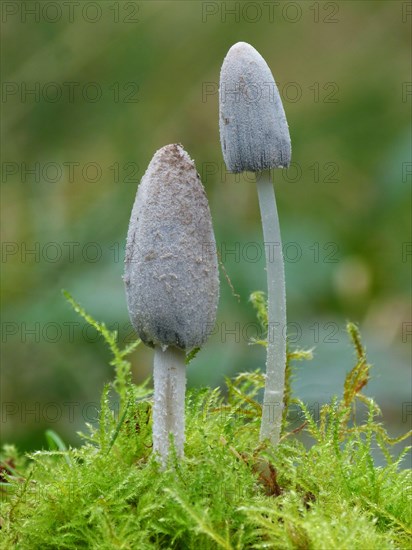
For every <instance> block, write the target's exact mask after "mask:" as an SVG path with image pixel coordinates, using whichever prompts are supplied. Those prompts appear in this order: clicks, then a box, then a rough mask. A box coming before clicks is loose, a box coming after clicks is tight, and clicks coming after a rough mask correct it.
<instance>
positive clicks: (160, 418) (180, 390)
mask: <svg viewBox="0 0 412 550" xmlns="http://www.w3.org/2000/svg"><path fill="white" fill-rule="evenodd" d="M185 357H186V355H185V352H184V351H183V350H180V349H177V348H174V347H171V346H169V347H167V348H166V349H164V350H163V349H162V348H161V347H160V346H156V347H155V353H154V369H153V378H154V403H153V451H154V452H158V453H159V455H160V460H161V463H162V465H163V467H165V466H166V463H167V458H168V455H169V445H170V436H169V434H172V435H173V443H174V447H175V450H176V454H177V455H178V456H183V445H184V439H185V389H186V363H185Z"/></svg>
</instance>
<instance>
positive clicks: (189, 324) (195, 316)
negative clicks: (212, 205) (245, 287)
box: [124, 144, 219, 350]
mask: <svg viewBox="0 0 412 550" xmlns="http://www.w3.org/2000/svg"><path fill="white" fill-rule="evenodd" d="M124 282H125V286H126V298H127V305H128V310H129V315H130V319H131V321H132V324H133V326H134V328H135V329H136V331H137V333H138V335H139V337H140V338H141V339H142V341H143V342H145V343H146V344H148V345H150V346H155V345H160V346H162V347H163V348H165V347H167V346H174V347H177V348H180V349H184V350H190V349H192V348H194V347H199V346H201V345H202V344H203V343H204V342H205V341H206V339H207V337H208V335H209V334H210V332H211V331H212V329H213V326H214V323H215V320H216V309H217V302H218V297H219V278H218V266H217V256H216V244H215V238H214V234H213V228H212V220H211V216H210V211H209V205H208V201H207V198H206V195H205V191H204V188H203V185H202V183H201V181H200V178H199V176H198V174H197V171H196V168H195V164H194V162H193V160H191V158H190V157H189V155H188V154H187V153H186V151H185V150H184V149H183V148H182V147H181V146H180V145H179V144H173V145H166V146H165V147H163V148H162V149H159V151H157V152H156V153H155V155H154V156H153V158H152V160H151V162H150V164H149V167H148V169H147V171H146V173H145V175H144V176H143V178H142V181H141V183H140V185H139V188H138V191H137V195H136V200H135V203H134V206H133V211H132V215H131V219H130V224H129V231H128V236H127V244H126V258H125V275H124Z"/></svg>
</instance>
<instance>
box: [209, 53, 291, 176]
mask: <svg viewBox="0 0 412 550" xmlns="http://www.w3.org/2000/svg"><path fill="white" fill-rule="evenodd" d="M219 100H220V101H219V102H220V113H219V115H220V116H219V128H220V141H221V145H222V151H223V157H224V160H225V163H226V166H227V169H228V170H229V171H231V172H235V173H237V172H243V171H245V170H247V171H251V172H260V171H262V170H266V169H269V168H284V167H287V166H289V164H290V158H291V143H290V135H289V128H288V123H287V121H286V116H285V111H284V109H283V105H282V100H281V99H280V95H279V91H278V89H277V86H276V84H275V80H274V78H273V75H272V73H271V71H270V69H269V67H268V65H267V63H266V61H265V60H264V59H263V57H262V56H261V55H260V54H259V52H257V51H256V50H255V48H253V47H252V46H251V45H250V44H247V43H246V42H238V43H237V44H235V45H234V46H232V47H231V48H230V50H229V51H228V53H227V55H226V57H225V59H224V61H223V65H222V69H221V72H220V90H219Z"/></svg>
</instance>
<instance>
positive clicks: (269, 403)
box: [219, 42, 291, 445]
mask: <svg viewBox="0 0 412 550" xmlns="http://www.w3.org/2000/svg"><path fill="white" fill-rule="evenodd" d="M219 99H220V108H219V127H220V140H221V145H222V152H223V157H224V160H225V163H226V166H227V168H228V170H229V171H231V172H242V171H245V170H247V171H251V172H255V173H256V183H257V190H258V197H259V207H260V212H261V217H262V226H263V235H264V240H265V244H266V246H265V253H266V270H267V285H268V335H267V359H266V380H265V392H264V397H263V407H262V424H261V430H260V438H261V440H265V439H269V440H270V441H271V442H272V443H273V444H274V445H276V444H277V442H278V441H279V437H280V430H281V422H282V410H283V392H284V384H285V366H286V340H285V336H284V330H285V328H286V293H285V273H284V261H283V254H282V242H281V236H280V227H279V218H278V214H277V207H276V199H275V193H274V189H273V185H272V181H271V178H270V172H269V170H270V169H271V168H284V167H287V166H289V164H290V158H291V143H290V136H289V128H288V124H287V121H286V116H285V112H284V110H283V106H282V101H281V99H280V96H279V92H278V89H277V87H276V84H275V80H274V78H273V76H272V73H271V72H270V69H269V67H268V65H267V63H266V61H265V60H264V59H263V57H262V56H261V55H260V54H259V53H258V52H257V51H256V50H255V49H254V48H253V47H252V46H250V44H246V43H245V42H238V43H237V44H235V45H234V46H232V47H231V48H230V50H229V51H228V53H227V55H226V57H225V59H224V61H223V65H222V70H221V73H220V93H219Z"/></svg>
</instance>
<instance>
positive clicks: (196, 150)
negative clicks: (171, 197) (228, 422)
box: [1, 0, 412, 449]
mask: <svg viewBox="0 0 412 550" xmlns="http://www.w3.org/2000/svg"><path fill="white" fill-rule="evenodd" d="M1 7H2V60H1V61H2V69H1V76H2V81H3V85H2V104H1V108H2V143H3V150H2V182H1V183H2V222H1V227H2V242H3V244H2V264H1V268H2V375H1V382H2V383H1V400H2V418H1V431H2V440H3V441H4V442H6V441H7V442H9V443H15V444H16V445H17V446H18V447H19V448H20V449H35V448H39V447H42V446H44V445H45V444H46V442H45V439H44V431H45V430H46V429H48V428H51V429H54V430H55V431H57V432H58V433H59V434H60V435H61V436H62V438H63V439H64V440H65V441H66V442H67V443H70V444H77V443H78V442H79V439H78V436H77V435H76V431H77V430H81V429H83V427H84V422H85V421H89V422H93V420H94V419H95V417H96V408H97V406H98V405H97V403H98V400H99V396H100V394H101V390H102V387H103V385H104V383H105V382H107V381H109V380H111V379H112V378H113V370H112V367H110V365H109V360H110V355H109V352H108V350H107V348H106V346H105V344H104V343H103V342H102V340H101V339H100V338H98V337H97V336H96V333H95V332H94V331H93V330H91V329H87V327H86V326H85V324H84V322H83V321H82V320H81V319H80V318H79V317H78V316H77V315H76V314H75V313H74V312H73V311H72V310H71V308H70V307H69V305H68V304H67V303H66V301H65V300H64V298H63V296H62V294H61V289H62V288H65V289H67V290H68V291H69V292H70V293H71V294H72V295H73V296H74V298H75V299H76V300H77V301H79V302H80V303H81V304H82V305H83V306H84V307H85V309H86V310H87V311H88V312H89V313H91V314H92V315H93V316H94V317H95V318H96V319H98V320H100V321H104V322H105V323H106V324H107V325H108V326H109V327H112V328H118V329H119V334H120V340H121V341H122V343H124V342H126V341H131V340H132V339H133V338H134V337H135V336H134V334H133V332H132V330H131V327H130V323H129V320H128V315H127V310H126V302H125V295H124V289H123V282H122V279H121V276H122V272H123V257H124V244H125V236H126V232H127V226H128V221H129V216H130V211H131V207H132V203H133V200H134V196H135V192H136V187H137V184H138V182H139V181H140V178H141V177H142V175H143V173H144V171H145V169H146V167H147V165H148V163H149V161H150V159H151V157H152V155H153V153H154V152H155V151H156V150H157V149H158V148H160V147H161V146H163V145H165V144H167V143H173V142H181V143H182V144H183V145H184V147H185V148H186V149H187V151H188V152H189V153H190V155H191V156H192V158H194V159H195V161H196V164H197V168H198V171H199V173H200V175H201V178H202V180H203V183H204V185H205V188H206V192H207V195H208V198H209V201H210V208H211V212H212V216H213V221H214V226H215V233H216V239H217V243H218V248H219V251H220V254H221V258H222V264H223V267H224V270H225V271H226V274H227V276H228V277H229V278H230V280H231V283H232V285H233V289H234V291H232V290H231V288H230V286H229V284H228V283H227V281H226V277H225V275H224V273H223V272H221V300H220V307H219V316H218V324H217V329H216V333H215V334H214V335H213V336H212V337H211V339H210V341H209V342H208V344H207V345H206V346H205V347H204V349H203V350H202V351H201V352H200V353H199V355H198V356H197V357H196V359H195V360H194V361H193V362H192V364H191V365H190V367H189V368H188V378H189V386H200V385H206V384H208V385H213V386H215V385H222V384H224V377H225V376H227V375H234V374H235V373H237V372H239V371H242V370H253V369H256V368H259V367H260V368H263V366H264V361H265V351H264V349H263V348H261V347H259V346H250V345H249V342H248V340H249V338H250V337H253V336H255V335H256V321H255V314H254V311H253V309H252V307H251V304H250V303H249V301H248V297H249V294H250V293H251V292H252V291H253V290H260V289H261V290H265V288H266V281H265V271H264V258H263V254H262V251H263V248H262V235H261V226H260V218H259V210H258V203H257V194H256V188H255V184H254V182H253V180H252V178H251V177H248V175H243V176H241V177H240V178H239V177H238V178H236V177H235V176H233V175H231V174H228V173H226V170H225V167H224V165H223V161H222V156H221V151H220V143H219V132H218V92H217V86H218V80H219V71H220V66H221V63H222V60H223V58H224V56H225V54H226V52H227V50H228V49H229V47H230V46H231V45H232V44H233V43H235V42H237V41H247V42H250V43H251V44H252V45H253V46H254V47H256V48H257V49H258V51H259V52H260V53H261V54H262V55H263V56H264V57H265V59H266V60H267V62H268V64H269V66H270V67H271V69H272V71H273V74H274V76H275V79H276V81H277V83H278V86H279V90H280V93H281V97H282V99H283V102H284V107H285V111H286V114H287V118H288V121H289V126H290V131H291V137H292V146H293V155H292V157H293V165H292V166H291V168H290V169H289V170H288V171H280V170H279V171H276V172H275V173H274V179H275V188H276V195H277V201H278V209H279V215H280V218H281V229H282V235H283V241H284V245H285V250H284V251H285V256H286V278H287V304H288V319H289V322H290V325H289V334H290V336H291V345H292V346H296V347H299V348H314V359H313V360H312V361H311V362H306V363H300V364H298V365H297V366H296V370H295V380H294V386H293V387H294V391H295V393H296V394H297V395H299V397H301V398H303V399H305V400H306V401H307V402H308V403H309V404H310V406H311V407H312V408H313V410H314V412H315V413H316V408H317V407H318V404H320V403H322V402H325V401H328V400H329V399H330V398H331V396H332V395H334V394H339V393H340V392H341V391H342V384H343V380H344V376H345V374H346V372H347V371H348V370H349V369H350V368H351V367H352V366H353V364H354V355H353V351H352V348H351V346H350V344H349V341H348V338H347V336H346V334H345V330H344V327H345V322H346V320H347V319H350V320H353V321H355V322H358V323H359V324H360V327H361V330H362V334H363V338H364V342H365V344H366V346H367V349H368V352H369V359H370V360H371V361H372V362H373V363H374V369H373V379H372V381H371V383H370V386H369V387H368V389H367V393H368V394H369V395H373V396H374V397H375V398H376V399H377V401H378V403H380V405H381V407H382V409H383V413H384V420H385V422H386V424H387V425H388V426H389V429H390V432H391V434H392V435H397V434H399V433H401V432H405V431H406V430H407V429H408V427H409V426H410V422H411V418H412V403H411V401H412V399H411V370H410V359H411V356H410V344H411V339H412V336H411V311H410V293H409V292H410V281H411V244H410V241H411V234H410V227H411V210H410V208H411V201H410V198H411V177H412V176H411V166H412V165H411V156H410V151H411V133H410V114H411V102H412V95H411V92H412V84H411V81H412V77H411V68H410V66H411V51H410V46H411V31H410V26H411V21H412V14H411V4H410V2H402V1H401V2H398V1H394V0H391V1H377V2H372V1H362V0H360V1H336V2H321V1H320V2H309V1H302V2H282V1H280V2H271V1H268V2H213V1H212V2H197V1H193V0H192V1H182V2H179V1H174V0H168V1H165V2H163V1H153V2H150V1H140V0H139V1H136V2H120V1H107V2H104V1H101V2H88V1H81V2H74V3H57V2H15V1H4V2H2V6H1ZM235 294H236V295H238V296H239V297H236V296H235ZM131 358H132V362H133V379H134V381H135V382H136V383H139V382H141V381H143V380H144V379H146V378H147V377H149V376H150V375H151V368H152V351H151V350H149V349H146V348H144V346H141V347H140V348H138V349H137V351H135V352H134V353H133V355H132V357H131Z"/></svg>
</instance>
